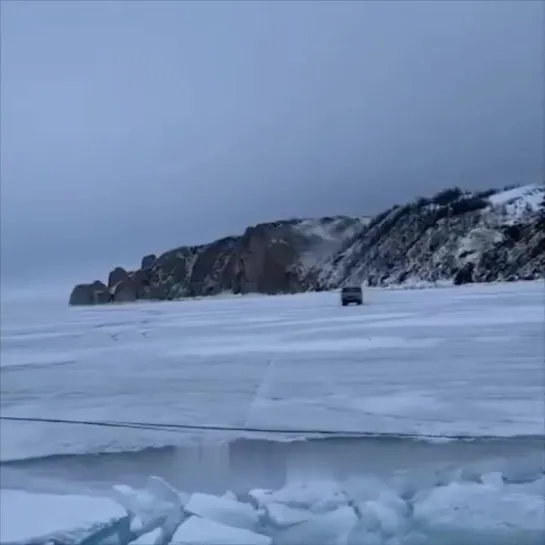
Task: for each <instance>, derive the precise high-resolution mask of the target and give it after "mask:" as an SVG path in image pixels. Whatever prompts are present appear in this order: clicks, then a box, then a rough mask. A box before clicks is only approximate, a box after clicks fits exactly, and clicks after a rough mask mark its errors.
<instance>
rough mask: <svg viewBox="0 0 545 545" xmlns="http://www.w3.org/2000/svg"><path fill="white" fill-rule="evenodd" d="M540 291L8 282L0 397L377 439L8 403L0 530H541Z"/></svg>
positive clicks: (398, 535)
mask: <svg viewBox="0 0 545 545" xmlns="http://www.w3.org/2000/svg"><path fill="white" fill-rule="evenodd" d="M544 295H545V291H544V285H543V283H542V282H531V283H510V284H493V285H474V286H464V287H458V288H448V287H445V288H441V289H422V290H405V291H400V290H379V289H367V290H366V291H365V299H366V304H365V305H364V306H363V307H349V308H342V307H341V306H340V304H339V299H338V294H337V293H320V294H301V295H297V296H279V297H219V298H211V299H202V300H195V301H181V302H171V303H156V304H152V303H137V304H126V305H119V306H108V307H94V308H66V307H65V306H61V305H55V304H54V303H49V302H47V303H45V302H44V303H38V302H34V303H32V304H30V303H26V304H17V305H11V304H7V303H4V301H3V302H2V320H1V322H0V323H1V328H2V329H1V351H2V353H1V356H2V357H1V360H0V362H1V367H0V375H1V376H0V409H1V413H2V416H38V417H50V418H70V419H82V420H98V419H100V420H127V421H148V422H150V421H151V422H158V423H160V422H162V423H176V424H196V425H199V424H204V425H210V424H218V425H223V426H230V425H234V426H242V427H248V426H250V427H254V428H257V427H268V428H272V427H274V428H291V429H309V430H316V429H321V430H340V431H363V432H376V433H388V434H391V435H392V439H385V440H381V441H376V442H373V441H372V440H368V441H367V440H365V441H366V442H362V441H364V440H361V441H359V440H348V439H347V440H344V442H343V440H340V439H339V440H322V441H318V442H317V441H314V440H312V441H311V440H308V441H301V440H300V439H301V435H304V434H302V433H299V434H298V436H294V435H292V434H289V433H269V434H267V435H266V439H267V440H268V441H267V442H265V441H263V439H262V438H261V435H260V434H258V433H245V434H242V433H240V432H236V433H235V432H229V433H227V432H221V433H216V432H211V431H197V430H193V431H191V432H188V433H180V432H166V431H151V430H136V429H132V430H120V429H107V428H93V427H86V426H85V427H84V426H73V425H51V424H50V425H48V424H39V423H21V422H7V421H2V423H1V426H2V433H1V435H0V439H1V441H0V454H1V461H2V465H1V472H2V474H1V486H2V487H4V488H3V490H2V491H1V494H2V495H1V497H0V515H1V517H2V522H1V524H0V530H1V537H0V541H1V542H2V543H4V542H18V543H20V542H27V541H28V540H29V539H30V538H32V537H37V536H43V535H50V534H51V533H52V532H55V531H64V532H65V535H68V534H66V532H68V533H69V534H70V532H72V533H71V534H70V535H71V536H72V537H70V539H72V542H70V541H69V539H68V537H66V539H65V542H66V543H69V542H70V543H75V541H74V539H77V537H76V538H74V535H75V536H83V535H86V536H87V535H88V534H89V532H90V531H93V528H96V526H95V523H97V524H99V525H100V524H102V525H104V524H106V523H107V522H108V521H111V520H114V521H116V520H117V521H121V520H126V518H127V517H129V518H130V519H131V524H130V532H131V533H130V536H131V539H134V540H137V543H139V544H143V545H144V544H151V543H156V544H157V545H159V544H161V543H164V542H165V541H169V540H171V539H172V543H188V542H190V539H196V537H195V536H198V539H199V543H200V544H201V545H206V544H207V543H210V544H212V543H219V541H218V540H220V537H219V536H222V535H223V542H222V543H226V544H227V543H235V541H236V540H237V539H238V540H239V541H238V543H239V545H242V543H249V544H251V545H253V544H254V543H256V545H259V544H261V543H263V544H264V545H267V544H268V543H272V544H273V545H277V544H278V543H288V542H289V543H291V544H292V545H293V543H296V542H297V543H304V541H305V539H306V540H309V539H310V540H311V542H312V544H313V545H320V544H321V543H322V542H323V543H324V545H325V543H335V544H336V545H337V544H339V545H345V544H346V545H358V544H359V543H361V544H365V545H369V544H373V543H376V544H377V545H381V544H388V545H394V544H396V543H399V544H401V543H403V544H405V543H406V544H412V545H427V544H429V545H431V544H432V543H433V544H434V545H438V544H439V545H440V544H442V543H444V544H445V545H446V544H447V543H448V544H451V545H452V544H456V545H457V544H458V543H464V544H467V545H471V544H473V543H475V544H477V543H478V544H479V545H485V544H486V543H495V544H504V543H505V544H508V543H509V544H511V543H514V542H516V543H517V545H527V544H531V543H536V544H537V543H542V542H543V536H544V534H543V532H544V531H545V522H544V513H545V505H544V504H543V497H544V492H545V490H544V484H545V481H544V477H543V475H544V469H543V468H544V462H543V455H542V454H540V452H542V451H543V440H542V439H541V440H540V439H539V438H538V437H537V436H539V435H542V434H543V421H544V417H545V415H544V406H543V399H544V384H545V369H544V366H543V361H544V355H545V347H544V342H545V340H544V335H543V331H544V327H545V317H544V312H543V300H544ZM63 305H64V301H63ZM398 434H417V435H418V434H428V435H437V436H444V435H445V434H446V435H456V434H467V435H471V436H475V437H479V436H481V437H482V436H486V437H487V439H486V440H484V439H483V440H482V441H481V442H479V441H477V442H474V443H467V442H463V441H462V442H460V441H454V442H450V443H449V442H447V443H445V442H438V441H435V442H434V443H426V442H422V441H421V442H414V441H407V440H401V439H396V438H395V437H394V436H395V435H398ZM243 435H244V438H242V436H243ZM492 436H493V437H496V439H491V438H490V437H492ZM514 436H517V437H518V438H514ZM310 437H313V435H312V434H311V435H309V436H308V438H310ZM296 438H297V439H299V440H298V441H296V442H288V441H294V439H296ZM502 438H503V439H502ZM235 439H236V441H235ZM61 456H62V457H61ZM153 474H155V475H158V476H161V477H162V478H165V479H167V481H170V485H169V484H167V483H165V482H164V481H162V480H161V479H160V478H159V477H158V478H157V480H154V479H151V480H150V481H148V482H147V483H146V479H147V477H148V476H149V475H153ZM233 475H236V477H237V478H236V479H234V478H232V476H233ZM150 483H151V484H150ZM154 483H155V484H154ZM116 484H117V485H118V486H116V487H115V489H112V486H113V485H116ZM171 485H172V486H171ZM252 488H254V489H256V490H253V491H251V490H250V489H252ZM258 488H260V489H261V490H257V489H258ZM228 489H231V490H233V491H234V492H235V493H236V494H233V492H230V491H229V490H228ZM267 489H268V490H267ZM66 493H68V494H70V495H68V496H67V495H66ZM114 502H117V503H114ZM91 504H92V505H91ZM324 517H325V518H324ZM6 521H7V522H6ZM226 527H227V528H229V530H226V529H225V528H226ZM325 527H327V528H328V532H330V533H329V537H327V535H325V533H324V531H323V530H321V528H325ZM82 528H83V529H82ZM123 531H125V530H123ZM74 532H76V533H75V534H74ZM78 532H79V533H78ZM82 532H83V533H82ZM85 532H87V533H86V534H85ZM142 532H143V535H140V534H141V533H142ZM222 532H223V534H222ZM114 534H115V532H114ZM114 534H112V533H109V534H108V535H109V536H112V535H114ZM116 535H117V534H116ZM319 535H320V536H321V537H320V539H323V541H322V542H320V541H318V539H319V538H318V536H319ZM445 535H450V536H454V537H453V538H452V539H451V540H450V541H449V540H448V538H445V537H444V536H445ZM192 536H193V537H192ZM441 536H443V537H441ZM101 539H102V538H101ZM108 539H110V538H108ZM229 540H231V541H229ZM487 540H488V541H487ZM502 540H503V541H502ZM513 540H515V541H513ZM307 542H308V541H307ZM89 543H91V542H89ZM105 543H106V542H104V541H96V540H95V541H94V542H93V544H94V545H105Z"/></svg>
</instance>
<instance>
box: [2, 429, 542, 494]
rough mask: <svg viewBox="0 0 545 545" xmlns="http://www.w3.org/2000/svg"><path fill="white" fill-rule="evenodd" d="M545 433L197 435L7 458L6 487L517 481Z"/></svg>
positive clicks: (530, 466)
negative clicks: (455, 477) (462, 475)
mask: <svg viewBox="0 0 545 545" xmlns="http://www.w3.org/2000/svg"><path fill="white" fill-rule="evenodd" d="M544 465H545V461H544V450H543V439H542V438H536V437H523V438H495V439H492V438H488V439H486V440H480V439H474V440H472V441H449V442H442V443H430V442H425V441H417V440H411V439H406V438H400V437H390V438H384V437H381V438H325V439H308V440H298V441H291V442H286V441H273V440H264V439H235V440H232V441H225V442H210V441H205V440H200V441H194V442H193V443H188V444H185V445H177V446H162V447H149V448H144V449H140V450H131V451H123V452H100V453H82V454H58V455H51V456H44V457H38V458H29V459H21V460H6V461H3V462H2V463H0V471H1V486H2V487H5V488H25V489H28V488H29V487H30V489H34V490H36V489H37V487H41V489H42V491H49V490H50V491H55V490H53V489H52V488H55V483H62V484H63V487H65V486H66V484H67V483H72V484H73V485H74V486H75V487H77V488H81V486H84V487H89V488H93V489H96V490H97V491H102V490H106V489H109V488H110V487H111V485H112V484H113V483H125V484H129V485H131V486H135V487H140V486H143V485H144V483H145V480H146V479H147V477H149V476H150V475H156V476H159V477H162V478H164V479H165V480H167V481H168V482H170V483H172V485H173V486H175V487H176V488H178V489H181V490H185V491H187V492H192V491H203V492H211V493H222V492H224V491H225V490H227V489H231V490H233V491H237V492H243V491H247V490H248V489H250V488H254V487H261V488H280V487H281V486H282V485H283V484H284V483H285V482H286V480H287V479H293V478H301V479H305V480H313V479H321V478H327V479H329V478H333V479H346V478H349V477H351V476H355V475H362V474H374V475H378V476H386V475H391V474H392V473H393V472H400V471H425V472H428V473H429V472H432V473H433V472H434V471H439V472H440V471H441V470H442V469H444V468H448V467H465V468H468V469H467V471H468V472H469V473H471V471H473V472H476V473H483V472H489V471H501V472H502V473H503V474H504V475H507V478H510V479H511V480H513V481H515V482H516V481H517V480H522V481H524V480H526V479H530V480H532V479H534V478H537V477H536V476H537V475H539V474H540V473H542V472H543V471H544Z"/></svg>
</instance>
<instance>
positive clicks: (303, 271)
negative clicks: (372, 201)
mask: <svg viewBox="0 0 545 545" xmlns="http://www.w3.org/2000/svg"><path fill="white" fill-rule="evenodd" d="M544 199H545V188H544V187H543V186H540V185H537V184H530V185H525V186H520V187H514V188H509V189H506V190H501V191H496V190H490V191H486V192H481V193H478V194H474V193H469V192H464V191H462V190H460V189H458V188H452V189H446V190H444V191H441V192H440V193H438V194H436V195H435V196H434V197H432V198H429V199H427V198H420V199H418V200H416V201H414V202H411V203H409V204H406V205H404V206H398V205H396V206H393V207H392V208H390V209H388V210H386V211H384V212H382V213H381V214H378V215H377V216H375V217H358V218H350V217H344V216H342V217H327V218H319V219H303V220H299V219H293V220H285V221H278V222H273V223H264V224H259V225H256V226H253V227H248V228H247V229H246V231H245V232H244V234H242V235H240V236H233V237H227V238H224V239H220V240H217V241H215V242H212V243H210V244H205V245H201V246H193V247H180V248H176V249H174V250H171V251H169V252H166V253H164V254H162V255H160V256H158V257H157V256H155V255H153V254H150V255H148V256H146V257H144V258H143V260H142V264H141V268H140V269H138V270H136V271H132V272H128V271H125V270H124V269H121V268H116V269H115V270H114V271H112V272H111V273H110V275H109V278H108V283H107V285H106V284H104V283H102V282H99V281H96V282H94V283H92V284H80V285H78V286H76V287H75V288H74V290H73V292H72V295H71V298H70V302H71V304H93V303H103V302H110V301H130V300H134V299H174V298H179V297H188V296H189V297H191V296H197V295H214V294H218V293H221V292H224V291H229V292H233V293H270V294H272V293H296V292H301V291H308V290H323V289H335V288H338V287H340V286H343V285H346V284H353V283H356V284H357V283H366V284H369V285H381V286H385V285H386V286H387V285H400V284H407V283H411V284H415V283H422V282H428V283H429V282H432V283H437V282H454V283H456V284H461V283H467V282H491V281H496V280H517V279H535V278H539V277H542V276H543V275H544V273H545V204H544V202H545V201H544Z"/></svg>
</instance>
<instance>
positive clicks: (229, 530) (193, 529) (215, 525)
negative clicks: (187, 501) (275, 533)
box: [171, 517, 272, 545]
mask: <svg viewBox="0 0 545 545" xmlns="http://www.w3.org/2000/svg"><path fill="white" fill-rule="evenodd" d="M171 543H172V545H186V544H187V545H195V544H198V545H271V543H272V540H271V538H270V537H268V536H264V535H262V534H258V533H256V532H251V531H250V530H245V529H243V528H233V527H232V526H227V525H225V524H221V523H219V522H215V521H213V520H207V519H202V518H200V517H190V518H188V519H187V520H186V521H185V522H183V523H182V524H181V525H180V526H179V527H178V529H177V530H176V532H175V534H174V536H173V538H172V542H171Z"/></svg>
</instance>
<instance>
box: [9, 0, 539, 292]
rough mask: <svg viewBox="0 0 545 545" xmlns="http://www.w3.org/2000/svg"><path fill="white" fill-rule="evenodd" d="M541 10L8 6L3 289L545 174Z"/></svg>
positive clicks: (517, 5) (523, 6) (531, 5)
mask: <svg viewBox="0 0 545 545" xmlns="http://www.w3.org/2000/svg"><path fill="white" fill-rule="evenodd" d="M544 18H545V10H544V4H543V2H539V1H527V2H525V1H522V0H520V1H513V2H509V1H505V0H502V1H498V2H495V1H491V0H489V1H480V2H470V1H455V2H448V1H444V0H442V1H437V2H432V1H425V2H416V1H411V2H399V3H398V2H380V3H379V2H377V3H375V2H370V1H365V2H364V1H361V2H355V1H354V2H346V3H344V2H333V1H331V2H325V1H305V2H294V1H292V2H288V1H284V2H276V3H275V2H270V3H269V2H265V1H258V2H250V1H243V2H229V1H226V0H222V1H220V2H214V1H206V2H195V3H191V2H182V1H179V2H175V1H171V2H145V1H138V2H136V1H135V2H128V1H126V0H123V1H121V2H113V1H101V2H98V1H91V2H85V1H82V0H78V1H77V2H68V1H61V2H49V1H45V0H40V1H30V0H25V1H24V2H21V1H10V0H3V1H2V4H1V103H0V107H1V112H0V115H1V117H0V119H1V141H0V142H1V161H0V166H1V250H2V256H1V265H2V282H3V283H4V284H8V283H12V282H13V281H15V280H17V281H23V280H24V281H27V279H32V278H34V279H39V278H40V277H41V278H50V277H53V276H56V277H57V278H63V279H64V278H67V279H70V280H72V279H73V280H74V281H75V280H81V281H86V280H93V279H94V277H96V276H97V274H98V273H100V276H101V277H102V278H104V277H105V276H106V274H107V272H108V269H109V268H111V267H113V266H114V265H116V264H118V263H119V264H123V265H126V266H136V265H138V263H139V261H140V258H141V256H142V255H144V254H146V253H149V252H157V253H159V252H161V251H164V250H166V249H169V248H171V247H174V246H178V245H182V244H192V243H200V242H206V241H208V240H210V239H213V238H216V237H219V236H223V235H228V234H234V233H237V232H239V231H242V230H243V229H244V227H245V226H246V225H248V224H253V223H257V222H260V221H267V220H272V219H279V218H285V217H294V216H318V215H333V214H354V215H365V214H372V213H376V212H379V211H380V210H381V209H383V208H385V207H387V206H390V205H392V204H395V203H403V202H405V201H407V200H408V199H411V198H413V197H415V196H418V195H426V194H430V193H434V192H436V191H437V190H439V189H442V188H444V187H446V186H449V185H455V184H456V185H460V186H462V187H467V188H488V187H491V186H503V185H505V184H509V183H528V182H535V181H541V180H543V179H544V160H543V149H544V147H545V143H544V132H543V131H544V126H543V124H544V116H545V112H544V100H545V98H544V97H545V89H544V82H545V79H544V78H545V74H544V63H545V58H544V56H545V55H544V54H545V44H544V35H545V28H544Z"/></svg>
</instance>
